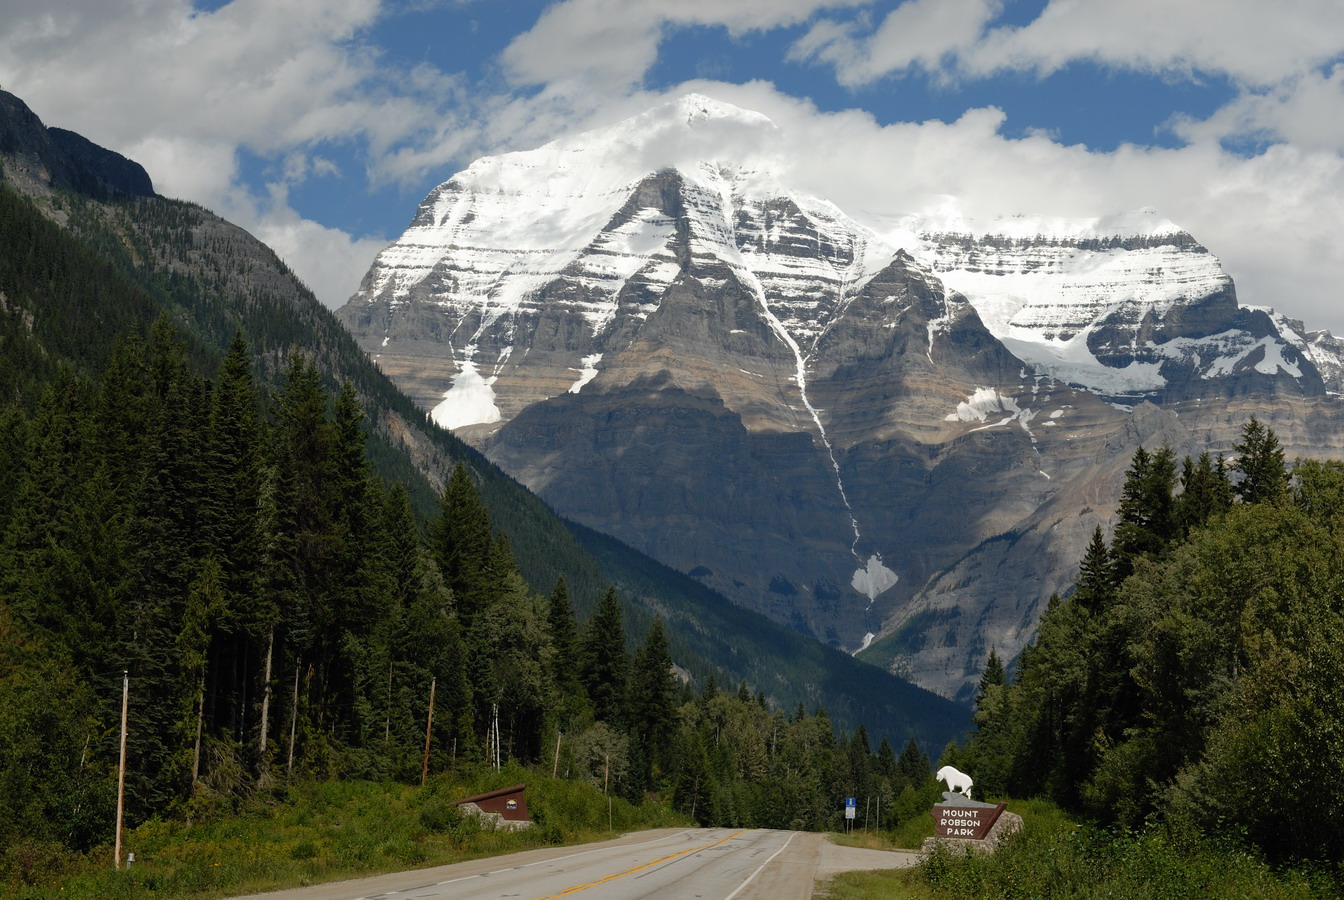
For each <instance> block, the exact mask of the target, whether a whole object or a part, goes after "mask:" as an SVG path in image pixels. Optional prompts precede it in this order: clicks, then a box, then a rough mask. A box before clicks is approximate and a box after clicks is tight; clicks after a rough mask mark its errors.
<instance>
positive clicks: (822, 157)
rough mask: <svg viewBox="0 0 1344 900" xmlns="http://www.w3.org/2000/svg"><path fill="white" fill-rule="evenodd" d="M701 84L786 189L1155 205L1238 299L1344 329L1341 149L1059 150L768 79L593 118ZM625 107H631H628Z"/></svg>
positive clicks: (732, 145)
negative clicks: (782, 168) (769, 143)
mask: <svg viewBox="0 0 1344 900" xmlns="http://www.w3.org/2000/svg"><path fill="white" fill-rule="evenodd" d="M688 90H695V91H700V92H702V93H706V94H708V95H710V96H714V97H717V98H719V99H722V100H724V101H726V102H730V103H734V104H736V105H738V106H742V107H744V108H748V109H755V110H758V111H760V112H762V113H764V114H765V115H767V116H769V117H770V118H771V119H772V120H773V121H774V123H775V124H776V125H777V126H778V129H779V135H780V138H781V140H782V149H781V153H782V154H783V157H784V159H785V161H786V165H787V166H788V180H789V183H791V184H792V185H794V186H796V188H797V189H799V190H802V191H806V192H808V193H811V194H815V195H817V196H822V197H826V198H828V199H830V200H832V201H833V202H834V203H836V205H837V206H839V207H840V208H841V209H844V210H845V211H847V212H849V213H850V214H851V215H855V216H858V217H860V218H864V219H867V220H869V221H872V222H876V223H881V222H883V221H886V222H890V221H891V220H892V219H895V218H898V217H900V216H902V215H908V214H912V213H921V212H932V213H936V214H938V215H946V214H949V213H952V214H959V215H962V216H965V217H966V218H968V219H971V220H974V221H977V222H992V220H993V219H995V218H996V217H1000V216H1011V215H1014V214H1027V215H1032V216H1042V217H1061V218H1075V219H1076V218H1092V217H1096V216H1103V215H1108V214H1114V213H1120V212H1125V211H1130V210H1136V209H1139V208H1143V207H1152V208H1154V209H1156V210H1157V211H1158V213H1160V214H1161V215H1162V216H1164V217H1166V218H1169V219H1171V220H1173V221H1174V222H1176V223H1177V224H1178V225H1180V226H1181V227H1182V228H1185V229H1186V230H1188V231H1190V232H1191V233H1192V234H1193V235H1194V236H1195V237H1196V238H1197V239H1198V240H1200V241H1201V242H1202V243H1204V244H1205V245H1206V246H1207V247H1209V249H1210V250H1211V251H1212V252H1213V253H1215V254H1216V255H1218V256H1219V257H1220V258H1221V259H1222V261H1223V264H1224V268H1225V269H1226V270H1227V271H1228V272H1229V274H1231V275H1232V276H1233V277H1234V279H1235V280H1236V282H1237V287H1238V292H1239V296H1240V298H1241V300H1242V302H1245V303H1251V304H1256V305H1270V306H1275V307H1277V308H1279V309H1280V310H1281V311H1284V312H1286V313H1287V314H1288V315H1291V316H1294V317H1297V318H1303V319H1305V320H1306V322H1307V324H1308V325H1309V326H1313V327H1318V328H1320V327H1329V328H1331V329H1332V330H1334V331H1335V332H1336V333H1344V306H1342V305H1341V304H1340V303H1339V300H1340V299H1341V298H1340V292H1339V289H1338V283H1339V273H1340V272H1341V271H1344V244H1342V243H1341V242H1339V241H1338V239H1337V236H1338V235H1339V234H1341V233H1344V157H1341V155H1340V154H1339V153H1337V152H1333V151H1330V150H1328V149H1327V150H1316V149H1305V148H1297V147H1291V146H1286V145H1276V146H1272V147H1269V148H1268V149H1266V150H1264V151H1263V152H1261V153H1259V154H1256V155H1254V156H1251V157H1249V158H1247V157H1242V156H1239V155H1237V154H1235V153H1231V152H1228V151H1227V150H1225V149H1223V148H1222V147H1221V146H1219V144H1218V143H1217V142H1214V141H1201V142H1199V143H1195V144H1191V145H1189V146H1186V147H1179V148H1170V149H1168V148H1152V147H1141V146H1135V145H1124V146H1121V147H1120V148H1118V149H1116V150H1114V151H1111V152H1104V153H1103V152H1096V151H1092V150H1089V149H1088V148H1086V147H1084V146H1081V145H1075V146H1064V145H1061V144H1059V143H1058V142H1056V141H1054V140H1052V139H1051V138H1050V137H1049V136H1047V135H1042V134H1034V135H1029V136H1026V137H1021V138H1010V137H1005V136H1004V135H1003V133H1002V129H1003V126H1004V124H1005V117H1004V114H1003V113H1002V112H1001V111H999V110H997V109H993V108H985V109H973V110H968V111H967V112H966V113H965V114H964V115H962V116H961V117H960V118H959V119H957V120H956V121H954V122H950V123H943V122H939V121H929V122H923V123H897V124H893V125H886V126H882V125H879V124H878V123H877V121H876V120H875V119H874V118H873V117H872V116H871V115H870V114H868V113H866V112H863V111H857V110H851V111H847V112H839V113H823V112H819V111H818V110H817V109H816V108H815V106H813V105H812V104H811V103H810V102H808V101H806V100H800V99H798V98H794V97H790V96H787V95H785V94H782V93H780V92H779V91H777V90H776V89H775V88H774V87H773V86H772V85H770V84H768V83H764V82H752V83H749V84H745V85H728V84H716V83H712V82H691V83H687V84H683V85H680V86H678V87H677V89H676V90H675V91H671V92H668V93H667V94H666V95H653V94H640V95H638V96H636V97H633V98H631V99H630V100H629V101H626V102H623V103H621V104H618V105H614V106H613V107H612V108H611V110H609V111H608V112H606V113H600V114H596V115H594V116H592V117H591V119H590V122H591V123H595V124H596V123H601V124H605V123H606V122H608V121H611V120H612V119H614V118H619V117H620V116H622V115H625V114H628V113H631V112H635V111H638V109H642V108H645V107H647V106H651V105H653V104H655V103H657V102H660V101H661V100H663V99H666V98H668V97H670V96H672V95H674V94H679V93H682V92H684V91H688ZM627 104H634V108H629V106H628V105H627ZM716 138H717V139H718V142H719V143H718V149H719V152H720V153H721V154H722V155H724V156H729V157H731V156H732V155H733V154H739V153H744V154H745V153H751V152H756V151H757V150H758V149H759V148H760V134H759V133H755V134H752V133H749V132H747V131H745V130H744V131H743V133H742V134H740V135H738V136H736V137H734V136H733V134H732V132H730V131H721V132H719V133H718V134H717V135H716Z"/></svg>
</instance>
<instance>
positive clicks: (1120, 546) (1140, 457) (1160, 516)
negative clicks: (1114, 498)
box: [1112, 445, 1176, 581]
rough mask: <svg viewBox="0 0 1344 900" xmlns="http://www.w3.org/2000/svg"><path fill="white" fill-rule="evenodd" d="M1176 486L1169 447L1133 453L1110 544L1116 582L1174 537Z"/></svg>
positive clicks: (1158, 552)
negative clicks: (1143, 557)
mask: <svg viewBox="0 0 1344 900" xmlns="http://www.w3.org/2000/svg"><path fill="white" fill-rule="evenodd" d="M1175 484H1176V462H1175V454H1174V453H1173V452H1172V449H1171V448H1170V447H1168V446H1165V445H1164V446H1163V447H1162V448H1161V449H1160V450H1158V451H1157V452H1156V453H1149V452H1148V451H1147V450H1145V449H1144V448H1143V447H1139V449H1138V450H1136V451H1135V452H1134V458H1133V460H1132V461H1131V463H1130V467H1129V470H1128V472H1126V474H1125V486H1124V489H1123V490H1122V492H1121V496H1120V510H1119V513H1120V522H1119V524H1118V525H1117V526H1116V528H1115V540H1114V542H1113V544H1112V550H1113V552H1114V554H1115V560H1116V577H1117V580H1120V581H1123V580H1124V578H1125V577H1126V576H1127V575H1129V573H1130V572H1132V571H1133V569H1134V561H1135V560H1136V559H1137V558H1138V557H1139V556H1142V555H1145V554H1146V555H1157V554H1160V553H1162V552H1163V551H1165V550H1166V549H1167V548H1168V547H1169V546H1170V544H1171V542H1172V540H1173V539H1174V538H1175V536H1176V518H1175V505H1174V502H1173V499H1172V492H1173V489H1174V488H1175Z"/></svg>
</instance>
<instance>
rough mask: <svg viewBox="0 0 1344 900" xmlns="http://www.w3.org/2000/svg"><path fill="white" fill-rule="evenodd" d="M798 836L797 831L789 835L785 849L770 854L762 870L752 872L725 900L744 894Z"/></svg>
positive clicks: (781, 848)
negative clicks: (753, 880)
mask: <svg viewBox="0 0 1344 900" xmlns="http://www.w3.org/2000/svg"><path fill="white" fill-rule="evenodd" d="M797 835H798V832H796V831H795V832H794V833H793V834H791V835H789V840H787V841H785V842H784V846H783V847H780V848H779V849H778V850H776V851H775V852H774V853H771V854H770V858H769V859H767V860H766V861H765V862H763V863H761V865H760V868H758V869H757V870H756V871H755V872H752V873H751V875H749V876H748V877H747V880H746V881H744V882H742V883H741V884H739V885H738V886H737V890H735V891H733V892H732V893H731V894H729V895H728V896H727V897H724V898H723V900H733V898H734V897H736V896H737V895H738V894H740V893H742V892H743V891H744V890H746V887H747V885H749V884H751V882H752V879H754V878H755V877H756V876H757V875H759V874H761V869H764V868H765V867H766V866H768V865H770V863H772V862H774V861H775V857H776V856H779V854H781V853H783V852H784V847H787V846H789V842H790V841H792V840H793V839H794V838H795V837H797Z"/></svg>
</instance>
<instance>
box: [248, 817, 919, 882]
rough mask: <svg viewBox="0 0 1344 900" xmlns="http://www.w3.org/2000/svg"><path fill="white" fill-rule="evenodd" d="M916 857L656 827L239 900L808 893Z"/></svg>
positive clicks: (738, 832)
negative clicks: (840, 876)
mask: <svg viewBox="0 0 1344 900" xmlns="http://www.w3.org/2000/svg"><path fill="white" fill-rule="evenodd" d="M917 859H918V857H917V856H916V855H915V854H913V853H894V852H888V851H882V850H858V849H853V848H846V847H837V846H835V845H833V844H831V843H830V842H829V841H828V840H826V839H825V838H824V837H823V836H821V835H818V834H809V833H806V832H797V831H769V830H762V829H731V828H692V829H661V830H657V831H645V832H638V833H635V834H630V835H626V836H624V837H622V838H618V839H616V840H613V841H604V842H602V843H598V844H585V845H582V846H577V847H555V848H547V849H542V850H527V851H524V852H522V853H514V854H510V855H508V856H496V857H491V858H488V859H478V860H473V861H471V862H464V863H455V864H453V865H448V866H438V867H435V868H431V869H416V870H412V871H408V872H398V873H395V874H392V875H376V876H372V877H369V878H359V879H355V880H352V881H342V882H333V883H331V884H324V885H314V886H312V887H305V888H295V889H292V890H285V891H276V892H273V893H268V894H253V895H250V896H249V897H248V898H243V900H263V898H264V900H458V898H471V900H493V898H508V900H559V898H562V897H563V898H575V900H631V898H667V900H699V898H705V900H806V898H810V897H811V896H812V886H813V882H814V881H815V880H816V879H819V878H824V877H826V876H828V875H831V874H834V873H835V872H841V871H849V870H854V869H887V868H899V867H901V866H909V865H913V864H914V863H915V862H916V861H917Z"/></svg>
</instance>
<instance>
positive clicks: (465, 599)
mask: <svg viewBox="0 0 1344 900" xmlns="http://www.w3.org/2000/svg"><path fill="white" fill-rule="evenodd" d="M429 543H430V549H431V552H432V553H433V554H434V558H435V560H436V561H437V562H438V564H439V569H440V571H441V572H443V579H444V581H445V582H446V583H447V585H448V588H449V589H450V590H451V591H452V592H453V599H454V601H455V602H456V603H457V616H458V618H459V619H460V620H461V621H462V625H463V627H464V628H468V629H469V628H470V627H471V623H472V622H473V621H474V620H475V618H476V616H477V615H479V614H480V612H481V611H482V610H483V609H484V608H485V607H486V606H487V605H488V604H489V601H490V597H491V592H492V585H491V584H490V582H489V577H490V575H491V573H492V570H497V569H498V568H499V565H498V560H499V557H500V556H501V555H502V554H501V551H500V548H498V547H497V546H496V542H495V537H494V534H493V532H492V528H491V525H490V515H489V513H488V512H487V510H486V508H485V504H483V503H482V502H481V498H480V495H479V494H478V493H477V491H476V485H475V484H473V483H472V480H471V474H470V472H469V471H468V469H467V467H466V466H465V465H461V464H459V465H458V466H457V467H456V468H454V469H453V474H452V475H451V476H450V477H449V479H448V483H447V484H446V485H444V488H443V494H442V495H441V497H440V499H439V515H438V517H437V518H436V519H434V521H433V522H431V523H430V527H429ZM495 574H496V575H497V574H498V572H496V573H495Z"/></svg>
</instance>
